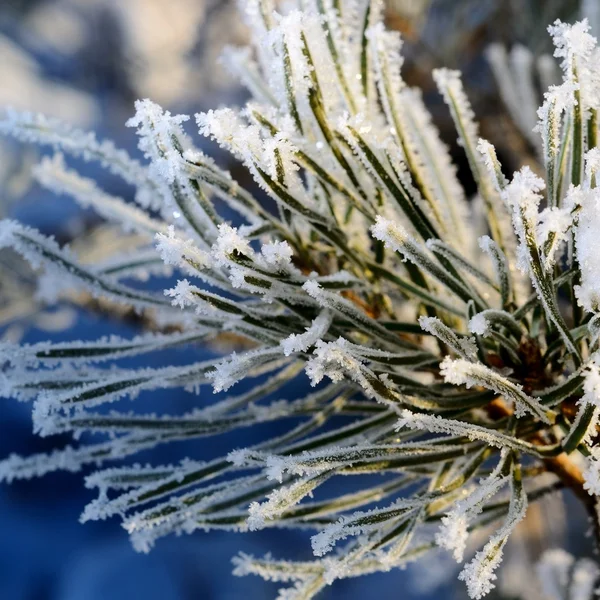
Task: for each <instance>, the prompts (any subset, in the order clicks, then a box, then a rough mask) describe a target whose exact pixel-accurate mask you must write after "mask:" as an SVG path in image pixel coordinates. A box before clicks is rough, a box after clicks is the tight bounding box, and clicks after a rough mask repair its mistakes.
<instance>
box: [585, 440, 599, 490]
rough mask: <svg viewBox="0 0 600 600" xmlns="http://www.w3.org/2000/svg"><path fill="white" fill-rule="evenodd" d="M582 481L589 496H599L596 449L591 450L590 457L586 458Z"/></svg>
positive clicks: (597, 453)
mask: <svg viewBox="0 0 600 600" xmlns="http://www.w3.org/2000/svg"><path fill="white" fill-rule="evenodd" d="M583 479H584V484H583V487H584V488H585V489H586V490H587V492H588V493H589V494H590V496H598V495H600V453H599V452H598V450H597V449H596V448H593V449H592V453H591V456H589V457H587V458H586V466H585V468H584V469H583Z"/></svg>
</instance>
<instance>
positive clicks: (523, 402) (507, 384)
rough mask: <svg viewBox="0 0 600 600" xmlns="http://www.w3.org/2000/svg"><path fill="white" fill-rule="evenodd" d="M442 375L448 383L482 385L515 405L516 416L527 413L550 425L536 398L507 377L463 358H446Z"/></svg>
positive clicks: (468, 386)
mask: <svg viewBox="0 0 600 600" xmlns="http://www.w3.org/2000/svg"><path fill="white" fill-rule="evenodd" d="M440 373H441V374H442V375H443V376H444V380H445V381H446V382H447V383H452V384H454V385H466V386H467V388H470V387H472V386H474V385H482V386H484V387H485V388H487V389H489V390H492V391H494V392H496V393H497V394H501V395H503V396H504V397H505V398H506V399H508V400H512V401H513V402H514V403H515V414H516V416H517V417H522V416H523V415H524V414H525V413H526V412H529V413H530V414H532V415H534V416H535V417H537V418H538V419H540V420H541V421H544V422H545V423H550V417H549V416H548V413H547V411H546V409H545V407H544V406H543V405H542V404H540V403H539V401H538V400H536V399H535V398H533V397H531V396H528V395H527V394H526V393H525V392H524V391H523V386H521V385H520V384H518V383H513V382H512V381H510V380H509V379H507V378H506V377H503V376H502V375H500V374H498V373H496V372H495V371H493V370H492V369H490V368H489V367H487V366H486V365H484V364H481V363H473V362H470V361H468V360H464V359H462V358H459V359H456V360H453V359H452V358H450V357H449V356H446V357H445V358H444V360H443V361H442V364H441V365H440Z"/></svg>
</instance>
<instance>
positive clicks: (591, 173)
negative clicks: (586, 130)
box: [584, 148, 600, 187]
mask: <svg viewBox="0 0 600 600" xmlns="http://www.w3.org/2000/svg"><path fill="white" fill-rule="evenodd" d="M584 159H585V176H586V187H591V185H592V179H593V178H594V177H596V178H597V177H598V174H599V173H600V148H592V149H591V150H588V151H587V152H586V153H585V156H584ZM596 181H597V179H596Z"/></svg>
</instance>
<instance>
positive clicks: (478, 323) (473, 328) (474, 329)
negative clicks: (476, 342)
mask: <svg viewBox="0 0 600 600" xmlns="http://www.w3.org/2000/svg"><path fill="white" fill-rule="evenodd" d="M469 331H470V332H471V333H474V334H476V335H483V336H486V335H488V332H489V322H488V320H487V319H486V318H485V314H483V313H478V314H476V315H475V316H474V317H472V318H471V320H470V321H469Z"/></svg>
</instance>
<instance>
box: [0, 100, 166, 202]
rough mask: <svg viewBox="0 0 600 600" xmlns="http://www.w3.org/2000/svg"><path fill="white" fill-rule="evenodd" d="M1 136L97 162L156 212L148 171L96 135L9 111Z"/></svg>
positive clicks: (154, 195)
mask: <svg viewBox="0 0 600 600" xmlns="http://www.w3.org/2000/svg"><path fill="white" fill-rule="evenodd" d="M0 133H4V134H8V135H12V136H14V137H15V138H17V139H19V140H22V141H24V142H33V143H36V144H41V145H48V146H51V147H52V148H54V149H55V150H60V151H62V152H66V153H68V154H70V155H72V156H76V157H78V158H82V159H83V160H85V161H88V162H90V161H97V162H99V163H100V164H101V165H102V166H103V167H104V168H106V169H108V170H109V171H111V172H112V173H114V174H115V175H118V176H119V177H121V178H122V179H124V180H125V181H126V182H127V183H130V184H132V185H134V186H135V187H136V188H137V192H136V198H135V199H136V202H137V203H138V204H139V205H140V206H142V207H144V208H151V209H156V208H157V207H158V198H157V194H156V191H155V189H154V184H153V183H152V181H151V179H150V178H149V177H148V173H147V171H146V170H145V168H144V167H143V166H142V165H141V164H140V163H139V162H138V161H137V160H134V159H133V158H131V157H130V156H129V154H127V152H125V150H121V149H119V148H116V147H115V145H114V144H113V143H112V142H110V141H107V140H103V141H102V142H99V141H98V140H97V139H96V136H95V135H94V133H92V132H85V131H81V130H79V129H74V128H73V127H71V126H70V125H67V124H66V123H63V122H61V121H59V120H58V119H53V118H51V117H47V116H45V115H41V114H34V113H30V112H19V111H16V110H14V109H12V108H8V109H7V110H6V117H5V119H4V120H2V121H0Z"/></svg>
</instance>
